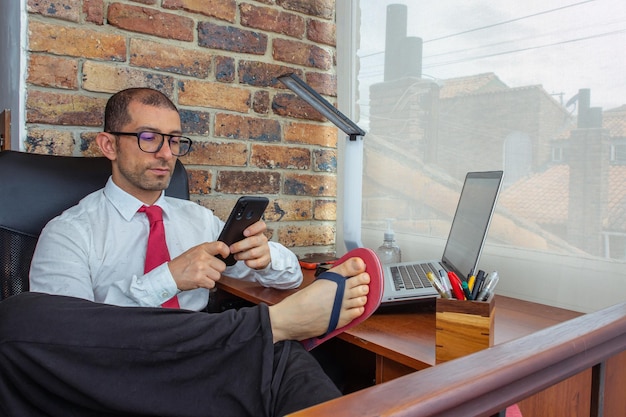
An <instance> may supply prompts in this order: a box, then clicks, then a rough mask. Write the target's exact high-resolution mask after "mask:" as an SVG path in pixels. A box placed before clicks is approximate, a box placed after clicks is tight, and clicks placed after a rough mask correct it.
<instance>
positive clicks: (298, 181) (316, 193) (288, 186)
mask: <svg viewBox="0 0 626 417" xmlns="http://www.w3.org/2000/svg"><path fill="white" fill-rule="evenodd" d="M283 193H284V194H287V195H300V196H304V195H308V196H312V197H335V196H337V177H336V176H334V175H321V174H320V175H315V174H295V173H286V174H285V186H284V187H283Z"/></svg>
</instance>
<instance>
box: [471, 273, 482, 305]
mask: <svg viewBox="0 0 626 417" xmlns="http://www.w3.org/2000/svg"><path fill="white" fill-rule="evenodd" d="M484 282H485V271H483V270H482V269H481V270H479V271H478V274H476V281H474V288H472V300H478V294H479V293H480V290H481V287H482V286H483V283H484Z"/></svg>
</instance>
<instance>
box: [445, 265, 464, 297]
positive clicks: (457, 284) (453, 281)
mask: <svg viewBox="0 0 626 417" xmlns="http://www.w3.org/2000/svg"><path fill="white" fill-rule="evenodd" d="M448 278H449V279H450V285H451V286H452V295H454V298H456V299H457V300H465V294H464V293H463V289H462V288H461V279H460V278H459V277H458V275H457V274H455V273H454V272H453V271H450V272H448Z"/></svg>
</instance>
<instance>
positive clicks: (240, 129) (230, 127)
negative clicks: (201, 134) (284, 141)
mask: <svg viewBox="0 0 626 417" xmlns="http://www.w3.org/2000/svg"><path fill="white" fill-rule="evenodd" d="M280 133H281V131H280V123H279V122H278V120H271V119H261V118H257V117H244V116H237V115H234V114H225V113H218V114H216V115H215V136H218V137H227V138H233V139H252V140H256V141H262V142H279V141H280Z"/></svg>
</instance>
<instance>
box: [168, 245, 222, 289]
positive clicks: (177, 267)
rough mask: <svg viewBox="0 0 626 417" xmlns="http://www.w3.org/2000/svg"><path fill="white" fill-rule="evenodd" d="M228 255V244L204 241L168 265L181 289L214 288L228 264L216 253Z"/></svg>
mask: <svg viewBox="0 0 626 417" xmlns="http://www.w3.org/2000/svg"><path fill="white" fill-rule="evenodd" d="M218 254H219V255H222V256H223V257H226V256H228V254H229V250H228V246H226V244H224V243H223V242H211V243H203V244H201V245H198V246H194V247H193V248H191V249H189V250H187V251H185V252H184V253H182V254H181V255H179V256H177V257H176V258H174V259H172V260H171V261H170V262H169V264H168V267H169V269H170V272H171V274H172V277H173V278H174V281H175V282H176V286H177V287H178V289H180V290H183V291H185V290H193V289H196V288H209V289H210V288H213V287H215V283H216V282H217V281H218V280H219V279H220V277H221V276H222V272H224V270H225V269H226V264H224V262H223V261H221V260H220V259H218V258H216V257H215V255H218Z"/></svg>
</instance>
